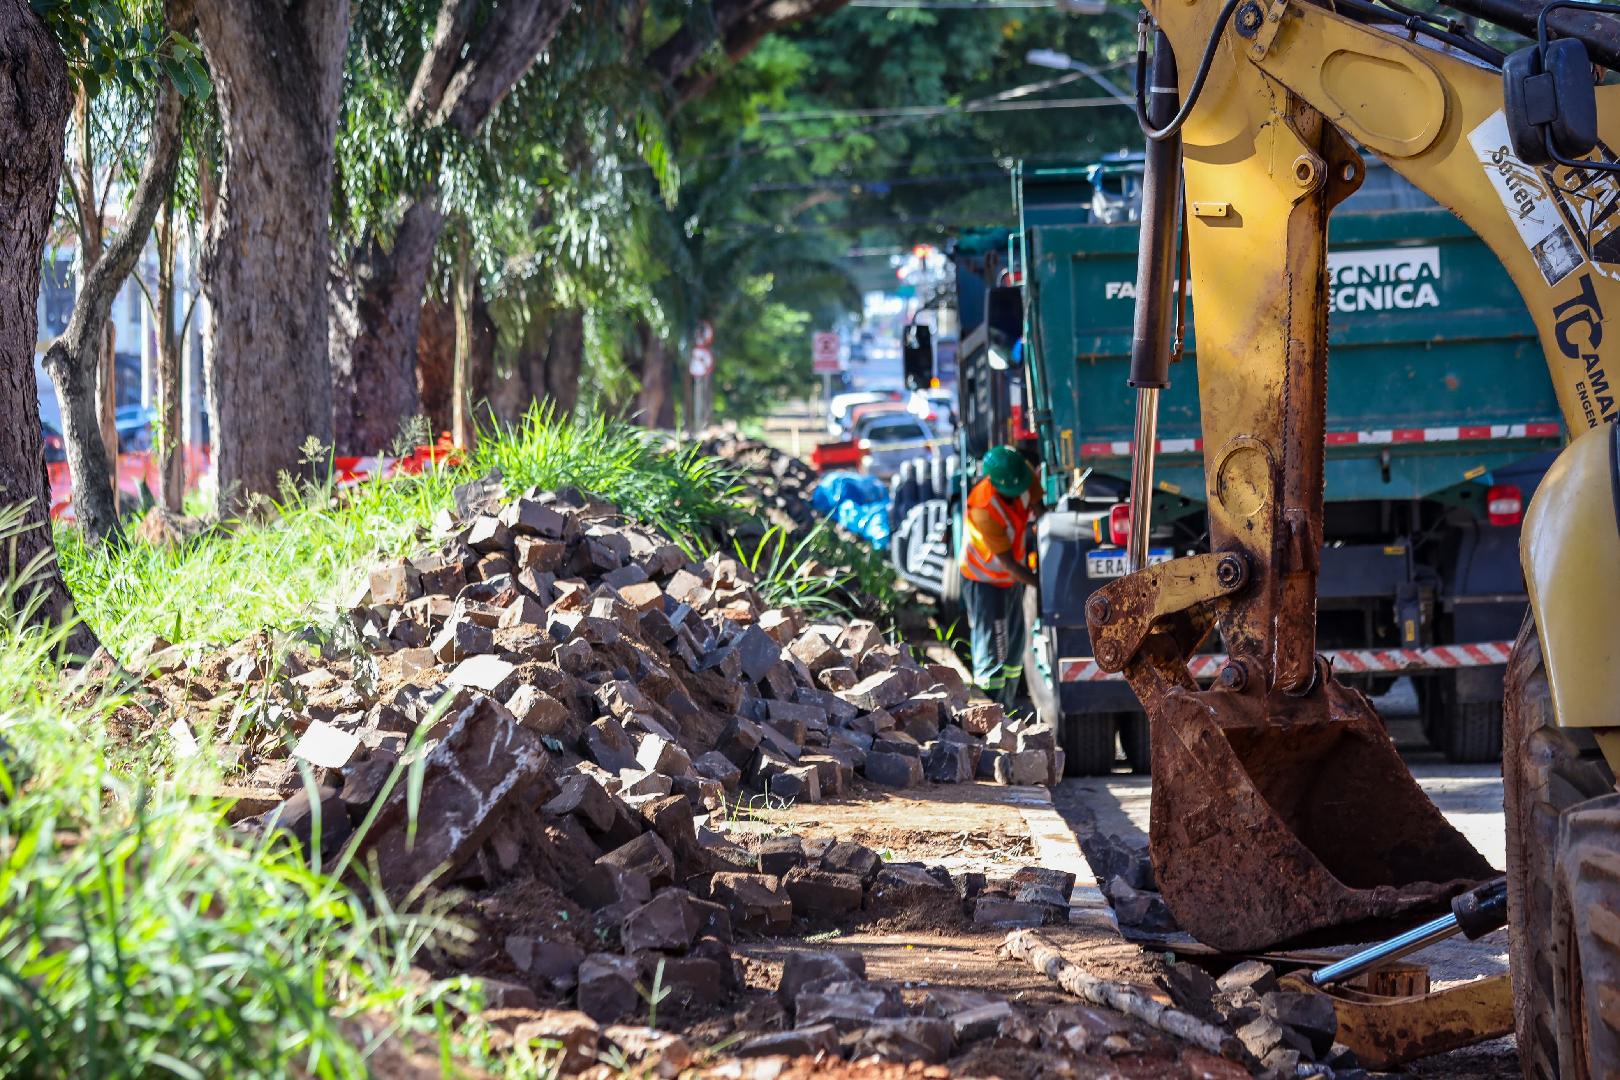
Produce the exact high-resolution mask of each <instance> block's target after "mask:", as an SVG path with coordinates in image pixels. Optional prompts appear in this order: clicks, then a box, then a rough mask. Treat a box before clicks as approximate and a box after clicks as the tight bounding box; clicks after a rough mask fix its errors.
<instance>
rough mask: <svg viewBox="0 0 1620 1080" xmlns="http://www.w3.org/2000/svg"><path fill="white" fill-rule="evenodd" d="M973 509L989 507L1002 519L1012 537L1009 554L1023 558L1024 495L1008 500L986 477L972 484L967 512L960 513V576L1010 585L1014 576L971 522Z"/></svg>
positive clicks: (1026, 509) (1026, 521) (1026, 512)
mask: <svg viewBox="0 0 1620 1080" xmlns="http://www.w3.org/2000/svg"><path fill="white" fill-rule="evenodd" d="M974 510H988V511H990V513H992V514H994V515H995V516H996V517H998V518H1000V519H1001V523H1002V525H1004V526H1005V527H1006V529H1007V535H1008V536H1010V537H1011V538H1012V552H1011V554H1012V557H1013V558H1014V559H1017V560H1018V561H1019V562H1023V561H1024V556H1025V542H1026V539H1027V534H1028V531H1029V503H1028V502H1027V500H1026V498H1025V496H1022V495H1021V496H1019V497H1018V498H1016V499H1007V498H1004V497H1003V496H1002V494H1001V493H1000V492H999V491H997V490H996V489H995V485H993V484H991V483H990V480H989V478H988V477H986V478H985V479H983V480H980V481H979V482H978V483H977V484H974V485H973V490H972V491H970V492H968V497H967V511H966V512H965V513H963V515H962V522H963V525H964V526H965V528H964V532H965V534H966V535H965V536H964V537H963V541H962V561H961V564H960V565H961V570H962V576H963V577H964V578H966V579H968V580H969V581H981V582H984V583H985V584H986V585H999V586H1001V587H1002V588H1008V587H1011V585H1012V584H1013V576H1012V575H1011V574H1009V573H1007V571H1005V570H1003V569H1002V568H1001V567H999V566H997V565H996V561H995V560H996V553H995V552H993V551H991V550H990V548H989V546H988V545H986V544H985V542H984V537H983V536H982V535H980V533H979V530H978V528H977V527H975V526H974V524H973V514H972V511H974Z"/></svg>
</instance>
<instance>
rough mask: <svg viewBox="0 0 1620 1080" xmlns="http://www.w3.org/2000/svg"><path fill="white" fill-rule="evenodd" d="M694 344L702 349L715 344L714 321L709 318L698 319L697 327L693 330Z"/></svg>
mask: <svg viewBox="0 0 1620 1080" xmlns="http://www.w3.org/2000/svg"><path fill="white" fill-rule="evenodd" d="M692 344H693V345H696V346H697V347H698V348H700V349H707V348H708V347H709V346H710V345H713V344H714V323H712V322H710V321H709V320H708V319H700V320H698V324H697V329H696V330H694V331H692Z"/></svg>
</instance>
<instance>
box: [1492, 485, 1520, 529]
mask: <svg viewBox="0 0 1620 1080" xmlns="http://www.w3.org/2000/svg"><path fill="white" fill-rule="evenodd" d="M1485 514H1486V516H1487V517H1489V518H1490V521H1491V524H1492V525H1517V524H1518V523H1519V522H1521V521H1523V520H1524V493H1523V492H1521V491H1520V490H1519V488H1518V485H1516V484H1492V485H1491V487H1490V490H1489V491H1487V492H1486V493H1485Z"/></svg>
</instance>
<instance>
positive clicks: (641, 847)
mask: <svg viewBox="0 0 1620 1080" xmlns="http://www.w3.org/2000/svg"><path fill="white" fill-rule="evenodd" d="M596 862H597V865H598V866H609V867H617V868H618V869H620V870H629V871H633V872H635V873H638V874H642V875H644V876H645V877H646V878H647V880H648V881H650V882H652V885H653V888H655V889H656V888H660V887H662V886H664V885H670V884H673V883H674V881H675V856H674V855H672V854H671V853H670V850H669V847H668V845H666V844H665V843H664V841H663V840H661V839H659V837H658V834H657V833H651V832H646V833H642V834H641V835H640V836H638V837H636V838H635V839H634V840H632V841H630V842H629V843H627V844H625V845H623V846H622V847H618V848H615V849H613V850H612V851H610V852H608V853H607V854H606V855H603V856H602V857H601V858H600V859H597V860H596Z"/></svg>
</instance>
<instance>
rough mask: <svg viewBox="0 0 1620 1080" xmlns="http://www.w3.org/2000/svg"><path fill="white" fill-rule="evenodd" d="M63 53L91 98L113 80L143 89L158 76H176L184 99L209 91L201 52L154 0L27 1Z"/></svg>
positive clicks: (119, 84) (127, 86) (69, 67)
mask: <svg viewBox="0 0 1620 1080" xmlns="http://www.w3.org/2000/svg"><path fill="white" fill-rule="evenodd" d="M29 6H30V7H32V8H33V11H34V14H35V15H38V16H39V18H40V21H41V22H43V23H44V24H45V26H46V27H47V28H48V29H49V30H50V31H51V34H52V36H53V37H55V38H56V41H57V44H59V45H60V46H61V47H62V53H63V55H64V56H66V58H67V62H68V74H69V76H70V77H72V79H73V80H74V82H75V83H77V84H79V85H80V86H82V87H83V88H84V90H85V92H86V93H87V94H88V95H89V96H91V97H95V96H96V94H97V93H99V92H100V90H101V89H102V87H103V86H106V85H108V84H117V85H118V86H120V87H122V88H124V89H126V90H128V89H138V90H144V89H145V88H147V87H150V86H152V85H153V84H154V83H155V82H156V81H157V80H158V79H160V78H167V79H172V80H173V81H174V85H175V87H176V89H178V90H179V91H180V93H181V95H183V96H185V97H188V98H197V99H202V98H206V97H207V96H208V94H209V91H210V84H209V81H208V72H207V70H206V69H205V68H204V66H203V59H202V51H201V50H200V49H198V48H197V46H196V45H195V44H193V43H192V42H191V41H190V40H188V39H187V38H185V37H183V36H181V35H180V34H176V33H172V32H170V31H169V29H168V28H167V27H165V26H164V25H163V10H162V4H161V3H158V2H154V0H29Z"/></svg>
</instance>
